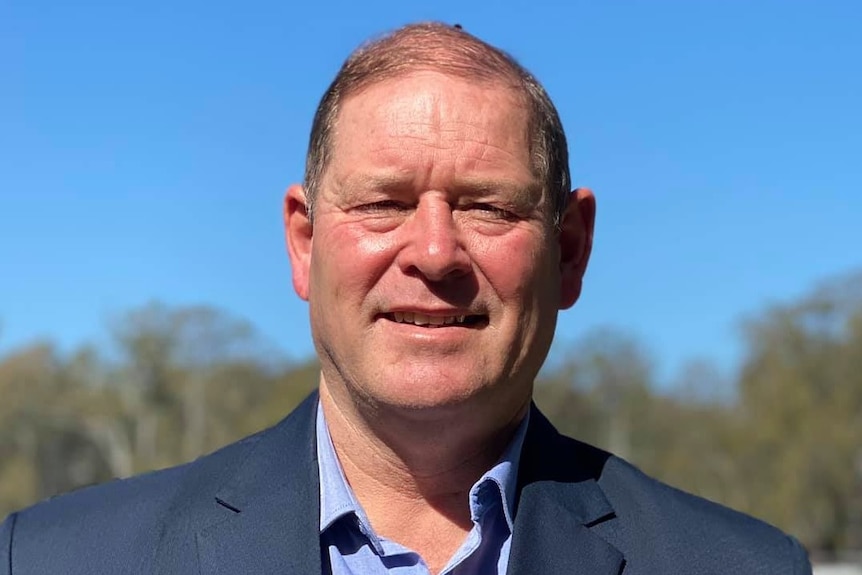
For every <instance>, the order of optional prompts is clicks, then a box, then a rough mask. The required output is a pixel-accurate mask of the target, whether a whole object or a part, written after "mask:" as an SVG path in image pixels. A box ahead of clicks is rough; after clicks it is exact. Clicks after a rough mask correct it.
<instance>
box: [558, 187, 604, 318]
mask: <svg viewBox="0 0 862 575" xmlns="http://www.w3.org/2000/svg"><path fill="white" fill-rule="evenodd" d="M595 221H596V198H595V197H594V196H593V192H592V191H590V190H589V189H587V188H578V189H577V190H575V191H573V192H572V193H571V195H570V196H569V204H568V206H567V207H566V211H565V213H564V214H563V219H562V221H561V222H560V233H559V242H560V282H561V285H560V288H561V289H560V309H568V308H570V307H572V306H573V305H575V302H576V301H578V298H579V297H580V295H581V286H582V284H583V279H584V273H585V272H586V271H587V262H588V261H589V259H590V252H591V251H592V249H593V228H594V226H595Z"/></svg>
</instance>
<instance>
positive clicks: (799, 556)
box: [0, 537, 812, 575]
mask: <svg viewBox="0 0 862 575" xmlns="http://www.w3.org/2000/svg"><path fill="white" fill-rule="evenodd" d="M788 539H790V544H791V545H792V546H793V575H811V573H812V572H811V561H810V560H809V559H808V552H807V551H806V550H805V548H804V547H803V546H802V544H801V543H799V541H797V540H796V538H795V537H788ZM0 575H2V572H0Z"/></svg>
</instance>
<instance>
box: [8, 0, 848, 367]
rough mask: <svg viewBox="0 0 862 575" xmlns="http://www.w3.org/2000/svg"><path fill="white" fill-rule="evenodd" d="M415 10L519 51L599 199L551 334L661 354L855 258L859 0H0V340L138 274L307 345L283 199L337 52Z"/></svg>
mask: <svg viewBox="0 0 862 575" xmlns="http://www.w3.org/2000/svg"><path fill="white" fill-rule="evenodd" d="M420 19H439V20H444V21H447V22H451V23H456V22H457V23H460V24H462V25H463V26H464V27H465V28H466V29H467V30H468V31H470V32H473V33H475V34H477V35H479V36H480V37H482V38H483V39H485V40H488V41H490V42H491V43H494V44H496V45H498V46H500V47H502V48H504V49H506V50H507V51H509V52H510V53H512V54H513V55H514V56H515V57H517V58H518V59H519V60H520V61H521V62H522V63H523V64H524V65H525V66H527V67H528V68H530V69H531V70H532V71H533V72H534V73H535V74H536V75H537V76H538V77H539V79H540V80H541V81H543V82H544V83H545V85H546V87H547V89H548V91H549V92H550V94H551V96H552V98H553V99H554V100H555V102H556V104H557V106H558V108H559V110H560V113H561V115H562V118H563V122H564V124H565V127H566V129H567V132H568V135H569V138H570V150H571V166H572V172H573V178H574V181H575V183H576V184H577V185H585V186H590V187H591V188H593V189H594V191H595V193H596V196H597V200H598V222H597V231H596V238H595V249H594V253H593V259H592V265H591V268H590V269H589V271H588V274H587V278H586V285H585V288H584V293H583V296H582V299H581V301H580V302H579V304H578V305H577V306H576V308H575V309H573V310H570V311H568V312H565V313H564V314H563V315H562V316H561V320H560V325H559V328H558V339H559V341H560V343H562V344H563V345H565V344H566V343H567V342H569V343H570V342H572V341H575V340H576V339H577V337H578V336H579V335H580V334H582V333H584V332H585V331H586V330H589V329H592V328H594V327H596V326H607V325H610V326H618V327H621V328H623V329H625V330H628V331H630V332H631V333H633V334H635V335H636V336H637V337H639V338H640V339H641V340H642V341H643V342H644V343H645V344H646V345H647V346H648V348H649V349H650V350H651V351H652V352H653V353H654V355H655V357H656V359H657V360H658V368H659V371H660V373H661V374H662V377H664V378H667V379H670V378H672V377H673V374H674V373H675V372H676V371H677V370H678V369H679V368H680V366H681V365H682V364H683V362H684V361H685V360H686V359H688V358H693V357H706V358H711V359H713V360H715V361H716V362H718V364H719V365H720V366H722V367H723V368H725V369H728V370H731V369H733V366H734V365H735V362H736V361H737V360H738V354H739V345H738V343H737V342H738V332H737V326H738V323H739V320H740V318H741V317H743V316H745V315H747V314H752V313H756V312H757V311H758V310H760V309H761V308H763V307H764V306H765V305H767V304H769V303H774V302H780V301H788V300H790V299H793V298H796V297H799V296H801V295H802V294H804V293H805V292H806V291H808V290H809V289H810V288H813V287H814V286H815V285H816V284H817V283H818V282H820V281H821V280H824V279H828V278H831V277H834V276H835V275H840V274H843V273H845V272H849V271H851V270H854V269H858V268H859V267H860V266H862V223H860V220H862V193H860V190H862V33H860V29H862V3H859V2H855V1H849V0H848V1H846V2H837V1H833V2H829V1H814V0H811V1H808V2H802V1H793V0H781V1H777V0H774V1H769V0H761V1H758V2H750V1H743V0H722V1H719V0H714V1H711V2H708V1H697V0H680V1H675V2H674V1H665V0H650V1H634V0H632V1H629V2H600V1H592V2H583V1H572V2H563V1H559V2H547V1H544V0H531V1H529V2H526V1H525V2H514V1H499V2H488V1H486V2H464V1H463V0H460V1H454V0H444V1H438V2H430V1H429V2H422V3H418V2H404V1H399V2H396V1H393V0H385V1H384V0H372V1H367V0H366V1H363V2H346V1H327V2H313V1H302V2H295V1H290V0H280V1H276V0H260V1H246V2H242V3H239V2H231V3H228V2H218V1H206V2H204V1H202V0H200V1H199V0H195V1H173V0H172V1H166V0H147V1H146V2H144V1H139V2H137V1H136V2H65V1H60V0H27V1H24V0H0V321H2V325H3V327H2V333H0V354H2V353H4V352H6V351H9V350H10V349H12V348H14V347H17V346H19V345H22V344H24V343H26V342H29V341H32V340H34V339H36V338H50V339H53V340H55V341H57V342H58V343H59V344H60V345H61V346H62V348H63V349H67V350H68V349H72V348H74V347H75V346H77V345H78V344H80V343H83V342H85V341H95V340H96V339H97V338H98V337H99V336H100V335H101V334H103V333H104V330H103V325H104V320H105V318H106V317H108V316H110V315H111V314H112V313H117V312H120V311H122V310H126V309H130V308H133V307H136V306H140V305H142V304H144V303H146V302H148V301H150V300H153V299H157V300H161V301H163V302H166V303H168V304H176V305H181V304H197V303H205V304H212V305H215V306H218V307H221V308H224V309H226V310H229V311H230V312H232V313H233V314H236V315H238V316H241V317H245V318H247V319H249V320H250V321H251V322H253V323H254V324H255V325H256V326H257V327H258V329H259V330H260V332H261V333H262V334H263V335H264V336H265V337H266V338H268V339H270V340H271V341H272V342H274V343H276V344H277V345H278V346H279V347H281V348H282V349H284V350H285V352H286V353H288V354H289V355H290V356H292V357H297V358H299V357H307V356H310V355H311V354H312V347H311V339H310V333H309V329H308V320H307V310H306V305H305V304H304V303H303V302H301V301H300V300H299V299H298V298H297V297H296V296H295V295H294V293H293V290H292V288H291V284H290V269H289V265H288V262H287V258H286V255H285V250H284V240H283V231H282V227H281V201H282V195H283V192H284V189H285V188H286V186H287V185H288V184H290V183H291V182H294V181H297V180H299V179H300V178H301V174H302V168H303V160H304V155H305V146H306V142H307V134H308V129H309V126H310V123H311V117H312V114H313V112H314V109H315V107H316V105H317V102H318V99H319V97H320V95H321V94H322V92H323V90H324V89H325V88H326V86H327V84H328V83H329V81H330V80H331V78H332V76H333V75H334V73H335V72H336V70H337V69H338V67H339V66H340V64H341V62H342V60H343V59H344V57H346V55H347V54H348V53H349V51H350V50H351V49H352V48H353V47H354V46H355V45H356V44H357V43H359V42H361V41H362V40H364V39H366V38H367V37H369V36H370V35H373V34H377V33H380V32H383V31H386V30H388V29H391V28H393V27H396V26H398V25H400V24H403V23H406V22H409V21H414V20H420Z"/></svg>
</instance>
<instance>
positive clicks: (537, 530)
mask: <svg viewBox="0 0 862 575" xmlns="http://www.w3.org/2000/svg"><path fill="white" fill-rule="evenodd" d="M530 418H531V419H530V428H529V430H528V432H527V438H526V440H525V442H524V452H523V455H522V460H521V472H520V474H519V484H520V489H519V500H518V507H517V512H516V516H515V530H514V536H513V539H512V548H511V551H510V554H509V569H508V573H509V575H522V574H523V575H526V574H528V573H542V574H543V575H556V574H563V573H566V574H569V575H575V574H583V575H586V574H590V575H605V574H607V575H618V574H619V573H621V571H622V569H623V566H624V564H625V561H624V558H623V555H622V553H621V552H620V551H619V550H617V549H616V548H615V547H614V546H612V545H610V544H609V543H607V542H606V541H605V540H604V539H602V538H601V537H600V536H599V535H598V534H597V533H596V532H595V531H593V527H595V526H597V525H599V524H605V526H606V527H613V525H612V524H613V523H614V522H615V521H616V520H617V519H616V515H615V514H614V509H613V507H612V506H611V504H610V502H609V501H608V500H607V498H606V497H605V494H604V492H603V491H602V489H601V487H599V485H598V479H599V478H600V477H601V473H602V470H603V469H604V464H605V462H606V461H607V459H608V457H610V455H609V454H608V453H606V452H604V451H601V450H599V449H596V448H594V447H591V446H589V445H587V444H585V443H581V442H579V441H576V440H574V439H570V438H568V437H564V436H562V435H560V434H559V433H558V432H557V430H556V429H554V427H553V426H552V425H551V423H550V422H549V421H548V420H547V418H545V416H544V415H542V413H541V412H540V411H539V410H538V409H537V408H536V406H535V405H533V406H532V413H531V415H530Z"/></svg>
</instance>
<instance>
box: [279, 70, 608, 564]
mask: <svg viewBox="0 0 862 575" xmlns="http://www.w3.org/2000/svg"><path fill="white" fill-rule="evenodd" d="M528 138H529V136H528V132H527V111H526V108H525V106H524V104H523V103H522V102H521V100H520V99H519V98H518V97H517V95H516V94H514V93H513V92H512V91H510V90H509V89H507V88H505V87H502V86H501V85H499V84H490V83H488V84H476V83H470V82H467V81H465V80H461V79H458V78H453V77H451V76H447V75H444V74H441V73H437V72H430V71H422V72H415V73H412V74H410V75H407V76H402V77H398V78H395V79H391V80H386V81H383V82H380V83H377V84H372V85H371V86H370V87H368V88H366V89H364V90H363V91H361V92H360V93H358V94H356V95H353V96H351V97H349V98H348V99H347V100H346V102H345V103H344V105H343V107H342V109H341V111H340V113H339V116H338V118H337V124H336V131H335V138H334V147H333V153H332V155H331V158H332V160H331V162H330V165H329V166H328V169H327V171H326V173H325V175H324V178H323V181H322V185H321V188H320V190H319V193H318V197H317V199H316V203H315V209H314V210H315V211H314V219H313V225H312V223H311V222H310V221H309V218H308V214H307V211H306V199H305V194H304V191H303V190H302V188H301V187H300V186H292V187H291V188H290V189H289V190H288V194H287V198H286V203H285V205H286V208H285V216H286V224H287V233H288V245H289V253H290V257H291V264H292V270H293V283H294V288H295V289H296V292H297V293H298V295H299V296H300V297H302V298H303V299H306V300H308V302H309V307H310V315H311V324H312V331H313V335H314V341H315V346H316V348H317V351H318V355H319V357H320V361H321V386H320V388H321V402H322V404H323V407H324V411H325V413H326V417H327V422H328V423H329V426H330V432H331V434H332V436H333V442H334V443H335V445H336V449H337V451H338V454H339V458H340V459H341V460H342V465H343V466H344V468H345V473H346V475H347V477H348V479H349V481H350V482H351V485H352V486H353V488H354V490H355V491H356V492H357V494H358V497H359V498H360V501H361V502H362V503H363V506H364V507H365V508H366V512H367V513H368V515H369V517H370V518H371V520H372V524H373V525H375V528H377V529H380V530H381V531H384V532H385V531H387V530H389V531H390V532H392V533H395V532H398V529H399V528H398V521H397V519H393V518H392V517H387V516H386V514H385V513H382V512H376V510H375V509H374V507H375V505H374V502H375V497H382V495H383V494H384V493H386V492H387V488H391V490H392V491H393V492H394V493H389V494H388V496H389V497H390V499H389V500H388V504H389V506H390V508H391V507H393V500H392V499H391V497H395V498H396V499H397V498H398V497H401V498H402V499H403V501H404V502H405V503H407V502H411V501H412V502H414V503H415V502H416V501H419V500H425V501H426V503H428V504H430V505H431V506H432V507H434V508H436V510H437V512H438V514H440V515H442V516H443V517H445V518H446V519H447V520H448V521H449V522H450V523H451V524H452V525H453V526H457V527H459V530H460V531H463V530H464V529H465V528H466V527H467V526H468V524H469V510H468V509H467V502H466V496H465V495H464V494H466V491H467V490H468V489H469V487H470V485H471V484H472V482H473V481H475V480H476V479H477V478H478V477H479V475H481V473H482V472H484V470H485V469H487V468H488V467H489V466H490V465H491V464H493V461H494V460H495V459H496V458H497V457H499V454H500V452H501V450H502V449H503V448H504V446H505V444H506V443H507V442H508V439H509V437H510V436H511V433H512V430H513V429H514V427H515V426H516V425H517V422H518V421H520V419H521V418H522V417H523V415H524V414H525V413H526V410H527V408H528V406H529V402H530V398H531V395H532V385H533V379H534V378H535V376H536V373H537V372H538V370H539V368H540V366H541V364H542V362H543V361H544V359H545V356H546V355H547V352H548V348H549V346H550V343H551V339H552V337H553V333H554V328H555V324H556V316H557V312H558V310H559V309H561V308H565V307H569V306H571V305H572V304H573V303H574V302H575V300H576V299H577V297H578V294H579V292H580V285H581V278H582V276H583V272H584V268H585V266H586V262H587V258H588V256H589V251H590V245H591V237H592V219H593V212H594V204H593V199H592V195H591V194H590V193H589V192H588V191H586V190H579V191H577V192H574V193H573V194H572V201H571V202H570V205H569V209H568V211H567V213H566V217H565V218H564V220H563V224H562V226H561V227H562V230H561V231H559V230H556V229H555V228H554V226H553V225H552V214H551V208H550V205H549V202H548V201H547V199H546V197H545V194H544V193H543V190H542V187H541V184H540V182H539V181H538V180H537V179H536V175H535V174H534V173H533V170H532V169H531V163H530V155H529V153H530V152H529V145H528V143H529V142H528ZM411 314H412V315H413V317H414V320H415V319H416V318H418V319H419V320H420V323H425V322H430V323H435V324H442V325H435V326H434V327H429V326H427V325H422V326H420V325H414V324H413V323H407V322H404V321H403V320H404V318H405V317H406V318H408V319H409V318H410V316H411ZM399 319H400V320H401V321H398V320H399ZM462 319H463V321H462ZM381 469H383V470H386V472H381ZM371 476H376V477H374V478H372V477H371ZM363 487H365V488H366V489H365V491H366V496H365V497H363V494H362V493H360V492H361V491H363ZM450 500H451V501H450ZM369 507H370V508H371V509H369ZM395 507H397V505H396V506H395ZM464 513H466V518H467V522H466V524H465V522H464V519H465V515H464ZM414 517H415V514H414ZM432 519H433V517H432ZM414 521H415V519H414ZM429 521H431V519H429ZM431 523H433V521H431ZM381 525H383V526H384V528H382V529H381ZM414 527H415V526H414ZM438 527H439V526H438ZM405 539H407V540H406V541H405ZM409 539H410V538H409V536H402V537H401V538H400V539H399V540H400V541H401V542H402V543H408V544H409V543H412V544H413V545H416V546H422V541H421V540H420V541H410V540H409ZM439 542H440V538H439V536H438V537H437V545H438V547H439V546H440V545H439ZM453 542H456V543H457V537H455V538H453ZM455 547H457V545H455ZM414 548H415V547H414ZM446 551H447V552H451V549H448V548H447V550H446ZM423 556H424V555H423ZM441 556H442V555H441ZM427 560H429V558H428V557H426V561H427Z"/></svg>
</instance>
